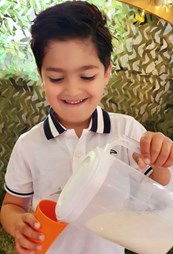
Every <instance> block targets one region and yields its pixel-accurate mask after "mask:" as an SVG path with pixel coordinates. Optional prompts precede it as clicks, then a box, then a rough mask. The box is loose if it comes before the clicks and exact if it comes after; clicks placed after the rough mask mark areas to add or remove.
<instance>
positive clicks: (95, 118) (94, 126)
mask: <svg viewBox="0 0 173 254" xmlns="http://www.w3.org/2000/svg"><path fill="white" fill-rule="evenodd" d="M97 126H98V113H97V110H95V111H94V112H93V114H92V126H91V129H90V130H91V131H93V132H97Z"/></svg>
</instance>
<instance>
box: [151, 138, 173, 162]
mask: <svg viewBox="0 0 173 254" xmlns="http://www.w3.org/2000/svg"><path fill="white" fill-rule="evenodd" d="M153 143H154V141H153ZM156 146H157V147H156ZM171 147H172V141H171V140H170V139H169V138H164V140H162V141H161V140H160V142H159V141H156V142H155V144H154V149H155V151H156V153H155V157H154V158H153V156H152V158H153V160H152V161H151V163H152V165H154V166H156V167H163V166H164V164H165V162H166V161H168V158H169V155H170V151H171ZM159 149H160V151H159ZM151 153H152V154H154V152H153V151H152V149H151ZM168 163H169V161H168Z"/></svg>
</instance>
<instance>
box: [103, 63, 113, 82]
mask: <svg viewBox="0 0 173 254" xmlns="http://www.w3.org/2000/svg"><path fill="white" fill-rule="evenodd" d="M111 70H112V63H111V62H110V64H109V66H108V68H107V69H106V71H105V77H104V78H105V86H107V84H108V83H109V79H110V76H111Z"/></svg>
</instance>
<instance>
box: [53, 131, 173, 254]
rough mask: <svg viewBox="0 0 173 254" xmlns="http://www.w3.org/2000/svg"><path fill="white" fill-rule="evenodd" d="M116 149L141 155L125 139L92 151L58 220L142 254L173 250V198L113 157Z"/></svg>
mask: <svg viewBox="0 0 173 254" xmlns="http://www.w3.org/2000/svg"><path fill="white" fill-rule="evenodd" d="M115 145H118V146H120V145H121V146H123V147H126V148H128V149H129V150H132V151H134V152H139V143H138V142H136V141H134V140H131V139H129V138H127V137H124V136H122V137H119V138H117V139H116V142H113V143H112V144H110V145H108V146H107V147H106V148H105V149H102V148H96V149H95V150H93V151H91V152H90V153H89V154H88V155H87V156H86V157H85V159H84V160H83V162H82V163H81V165H80V167H79V168H78V170H77V171H76V173H74V174H73V175H72V177H71V178H70V179H69V181H68V182H67V184H66V185H65V187H64V189H63V191H62V193H61V194H60V197H59V200H58V206H57V207H56V214H57V216H58V219H59V220H61V221H64V222H68V223H74V224H75V225H76V226H78V227H86V228H88V229H89V230H91V231H93V232H95V233H96V234H98V235H99V236H101V237H103V238H106V239H108V240H110V241H113V242H115V243H117V244H119V245H122V246H123V247H125V248H127V249H130V250H132V251H134V252H136V253H138V254H165V253H167V252H168V251H169V250H170V249H171V247H172V246H173V193H171V192H168V191H167V190H166V188H164V187H163V186H162V185H160V184H158V183H156V182H155V181H153V180H151V179H150V178H149V177H147V176H145V175H144V174H142V173H141V172H139V171H137V170H135V169H134V168H132V167H131V166H129V165H127V164H126V163H124V162H123V161H121V160H119V159H117V158H115V157H114V156H112V155H110V154H109V153H108V151H109V150H110V147H112V146H115Z"/></svg>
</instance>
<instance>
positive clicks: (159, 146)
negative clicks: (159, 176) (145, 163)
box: [150, 135, 168, 166]
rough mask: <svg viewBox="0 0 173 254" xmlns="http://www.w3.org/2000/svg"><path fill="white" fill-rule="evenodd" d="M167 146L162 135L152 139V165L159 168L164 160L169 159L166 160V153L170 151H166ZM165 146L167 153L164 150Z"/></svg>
mask: <svg viewBox="0 0 173 254" xmlns="http://www.w3.org/2000/svg"><path fill="white" fill-rule="evenodd" d="M165 145H166V142H165V138H164V139H163V137H161V136H160V135H155V137H154V138H153V139H152V141H151V144H150V164H151V165H155V166H159V163H162V161H163V160H166V159H167V158H165V156H166V153H165V152H168V150H167V149H166V146H165ZM163 146H164V149H165V152H164V150H163ZM163 152H164V153H163ZM162 153H163V157H162ZM167 156H168V155H167ZM156 164H157V165H156Z"/></svg>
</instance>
